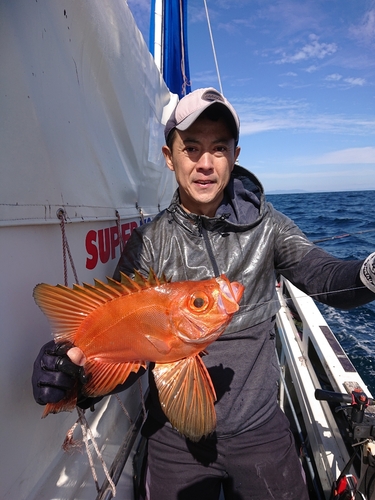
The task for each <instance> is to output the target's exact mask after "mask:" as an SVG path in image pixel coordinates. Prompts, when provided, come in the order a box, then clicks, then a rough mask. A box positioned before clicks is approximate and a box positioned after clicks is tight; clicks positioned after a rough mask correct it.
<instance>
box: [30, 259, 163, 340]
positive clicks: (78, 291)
mask: <svg viewBox="0 0 375 500" xmlns="http://www.w3.org/2000/svg"><path fill="white" fill-rule="evenodd" d="M94 281H95V285H90V284H88V283H83V285H82V286H81V285H77V284H74V285H73V289H71V288H69V287H66V286H63V285H56V286H53V285H47V284H45V283H41V284H39V285H37V286H36V287H35V288H34V293H33V295H34V299H35V302H36V303H37V304H38V306H39V307H40V308H41V310H42V311H43V312H44V314H45V315H46V316H47V318H48V320H49V322H50V324H51V328H52V332H53V334H54V338H55V340H56V341H70V342H74V337H75V333H76V331H77V329H78V328H79V326H80V324H81V323H82V322H83V321H84V320H85V318H86V317H87V316H88V315H89V314H91V313H92V312H93V311H95V310H96V309H98V308H99V307H101V306H102V305H104V304H106V303H107V302H109V301H111V300H114V299H117V298H119V297H122V296H124V295H129V294H131V293H134V292H140V291H142V290H144V289H145V288H150V287H152V286H158V285H161V284H164V283H168V282H169V281H170V280H169V281H168V280H167V279H166V278H165V275H164V274H163V275H162V276H161V277H160V278H158V277H157V276H156V274H155V272H154V271H153V270H152V269H150V273H149V277H148V278H144V277H143V276H142V275H141V274H140V273H139V272H138V271H136V272H135V279H134V280H132V279H131V278H129V276H126V274H124V273H121V283H119V282H118V281H115V280H114V279H112V278H107V283H103V282H102V281H100V280H97V279H96V280H94Z"/></svg>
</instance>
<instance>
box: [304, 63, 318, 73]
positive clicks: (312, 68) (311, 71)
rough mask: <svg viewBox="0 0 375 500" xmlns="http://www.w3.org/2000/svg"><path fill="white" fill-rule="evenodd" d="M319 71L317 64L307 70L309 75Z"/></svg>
mask: <svg viewBox="0 0 375 500" xmlns="http://www.w3.org/2000/svg"><path fill="white" fill-rule="evenodd" d="M317 70H318V66H315V64H312V65H311V66H309V67H308V68H306V69H305V71H306V72H307V73H314V72H315V71H317Z"/></svg>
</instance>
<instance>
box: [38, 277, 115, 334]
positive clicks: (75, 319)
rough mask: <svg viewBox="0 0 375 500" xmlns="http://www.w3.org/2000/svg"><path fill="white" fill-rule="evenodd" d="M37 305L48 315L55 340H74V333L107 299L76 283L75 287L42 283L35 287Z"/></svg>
mask: <svg viewBox="0 0 375 500" xmlns="http://www.w3.org/2000/svg"><path fill="white" fill-rule="evenodd" d="M33 296H34V299H35V302H36V303H37V305H38V306H39V307H40V308H41V310H42V311H43V313H44V314H45V315H46V316H47V318H48V320H49V322H50V324H51V328H52V332H53V334H54V337H55V340H66V341H70V342H73V341H74V334H75V332H76V330H77V329H78V327H79V325H80V324H81V323H82V321H83V320H84V319H85V318H86V317H87V316H88V315H89V314H91V313H92V312H93V311H95V309H97V308H98V307H100V306H101V305H102V304H103V303H105V302H106V300H105V299H104V298H103V297H101V296H99V295H98V294H95V293H93V292H92V291H91V290H86V289H85V288H83V287H81V286H79V285H75V286H74V289H73V290H72V289H71V288H68V287H66V286H63V285H57V286H53V285H47V284H46V283H41V284H39V285H37V286H36V287H35V288H34V292H33Z"/></svg>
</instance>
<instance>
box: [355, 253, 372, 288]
mask: <svg viewBox="0 0 375 500" xmlns="http://www.w3.org/2000/svg"><path fill="white" fill-rule="evenodd" d="M359 276H360V278H361V281H362V283H363V284H364V285H365V286H367V288H368V289H369V290H371V291H372V292H374V293H375V252H374V253H372V254H370V255H369V256H368V257H367V259H365V261H364V263H363V264H362V267H361V270H360V274H359Z"/></svg>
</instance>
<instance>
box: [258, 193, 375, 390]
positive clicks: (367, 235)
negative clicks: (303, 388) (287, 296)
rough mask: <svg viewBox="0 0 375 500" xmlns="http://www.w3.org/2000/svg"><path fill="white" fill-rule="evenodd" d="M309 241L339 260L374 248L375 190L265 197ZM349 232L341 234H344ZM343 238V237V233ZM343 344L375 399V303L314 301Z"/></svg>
mask: <svg viewBox="0 0 375 500" xmlns="http://www.w3.org/2000/svg"><path fill="white" fill-rule="evenodd" d="M267 199H268V201H270V202H271V203H272V204H273V205H274V207H275V208H276V209H277V210H280V212H283V213H284V214H286V215H287V216H288V217H290V218H291V219H293V220H294V222H295V223H296V224H297V225H298V226H299V227H300V228H301V229H302V231H303V232H304V233H305V234H306V235H307V236H308V238H309V239H310V240H312V241H316V240H322V239H326V238H329V239H328V240H326V241H322V242H319V243H317V245H319V246H321V247H322V248H324V249H325V250H327V251H328V252H330V253H331V254H332V255H334V256H336V257H339V258H342V259H348V260H350V259H364V258H365V257H367V256H368V255H369V254H370V253H372V252H375V191H348V192H332V193H303V194H301V193H298V194H274V195H267ZM346 234H348V235H350V236H346V237H343V236H342V235H346ZM341 236H342V237H341ZM318 307H319V309H320V311H321V312H322V314H323V316H324V317H325V319H326V321H327V323H328V325H329V326H330V328H331V329H332V331H333V333H334V334H335V336H336V338H337V339H338V341H339V342H340V344H341V346H342V347H343V349H344V350H345V352H346V353H347V355H348V356H349V358H350V359H351V361H352V363H353V365H354V366H355V367H356V369H357V370H358V372H359V373H360V375H361V377H362V378H363V380H364V382H365V383H366V384H367V386H368V388H369V390H370V391H371V393H372V395H373V396H374V397H375V302H371V303H369V304H366V305H364V306H361V307H357V308H355V309H352V310H350V311H344V310H340V309H334V308H332V307H329V306H326V305H324V304H318Z"/></svg>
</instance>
